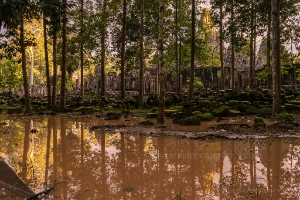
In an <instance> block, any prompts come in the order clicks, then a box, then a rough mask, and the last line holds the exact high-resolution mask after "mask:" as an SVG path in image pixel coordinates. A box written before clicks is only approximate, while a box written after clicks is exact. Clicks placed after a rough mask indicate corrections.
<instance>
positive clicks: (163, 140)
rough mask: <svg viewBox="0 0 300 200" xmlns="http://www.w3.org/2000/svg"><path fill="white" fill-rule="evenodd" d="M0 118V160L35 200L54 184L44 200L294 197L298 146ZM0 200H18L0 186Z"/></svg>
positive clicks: (75, 121) (299, 186) (90, 121)
mask: <svg viewBox="0 0 300 200" xmlns="http://www.w3.org/2000/svg"><path fill="white" fill-rule="evenodd" d="M2 118H3V119H4V120H2V122H5V123H6V124H5V125H4V124H3V123H1V124H2V125H0V160H4V161H5V162H6V164H7V165H8V166H10V167H11V169H13V171H14V172H15V174H17V175H18V176H19V178H20V180H22V181H24V182H25V183H26V184H27V185H28V187H29V188H30V189H31V190H32V191H34V192H35V193H38V192H40V191H43V190H45V189H46V187H47V186H48V187H50V186H51V185H55V189H54V190H53V191H51V192H50V193H49V194H46V195H44V196H43V198H44V199H78V200H81V199H82V200H87V199H104V200H106V199H116V200H119V199H137V200H140V199H158V200H161V199H228V200H230V199H295V200H296V199H299V198H300V170H299V169H300V162H299V156H300V140H299V139H295V138H280V139H276V138H265V139H249V140H242V141H241V140H204V141H201V140H188V139H182V138H177V137H149V136H142V135H139V134H130V133H129V134H120V133H115V134H111V133H108V132H104V131H90V130H89V128H90V127H92V126H95V125H103V124H105V123H106V124H107V123H114V122H106V121H104V120H103V119H97V118H74V117H62V116H60V117H58V116H57V117H9V118H7V117H3V116H2ZM135 120H137V119H132V120H130V121H123V123H127V124H130V123H135ZM137 121H138V120H137ZM115 123H120V122H115ZM180 128H182V129H183V130H189V129H192V130H194V129H195V130H199V127H179V129H180ZM1 176H3V175H1V174H0V181H1ZM12 181H13V180H12ZM12 185H13V183H12ZM0 199H5V200H8V199H24V197H21V196H18V195H17V194H14V193H12V192H11V191H10V190H9V189H8V188H1V186H0Z"/></svg>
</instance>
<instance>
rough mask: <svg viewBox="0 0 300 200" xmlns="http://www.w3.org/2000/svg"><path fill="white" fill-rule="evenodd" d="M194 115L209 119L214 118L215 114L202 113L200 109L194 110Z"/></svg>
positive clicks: (205, 119)
mask: <svg viewBox="0 0 300 200" xmlns="http://www.w3.org/2000/svg"><path fill="white" fill-rule="evenodd" d="M193 115H194V116H195V117H196V118H198V119H200V120H203V121H209V120H212V119H213V118H214V116H213V115H212V114H210V113H201V112H200V111H194V112H193Z"/></svg>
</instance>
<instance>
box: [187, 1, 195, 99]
mask: <svg viewBox="0 0 300 200" xmlns="http://www.w3.org/2000/svg"><path fill="white" fill-rule="evenodd" d="M195 4H196V3H195V0H192V16H191V18H192V38H191V71H190V83H189V93H188V97H187V101H191V100H192V97H193V93H194V79H195V21H196V19H195V15H196V9H195V7H196V5H195Z"/></svg>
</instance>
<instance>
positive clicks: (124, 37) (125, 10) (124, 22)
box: [121, 0, 127, 100]
mask: <svg viewBox="0 0 300 200" xmlns="http://www.w3.org/2000/svg"><path fill="white" fill-rule="evenodd" d="M126 15H127V0H123V19H122V23H123V25H122V46H121V100H124V99H125V45H126V41H125V40H126Z"/></svg>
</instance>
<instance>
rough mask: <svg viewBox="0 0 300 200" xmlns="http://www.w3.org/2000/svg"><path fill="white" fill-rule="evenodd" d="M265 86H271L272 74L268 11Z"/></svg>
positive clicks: (269, 15) (269, 16) (269, 17)
mask: <svg viewBox="0 0 300 200" xmlns="http://www.w3.org/2000/svg"><path fill="white" fill-rule="evenodd" d="M266 71H267V87H268V89H271V88H272V74H271V71H272V70H271V13H268V29H267V67H266Z"/></svg>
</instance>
